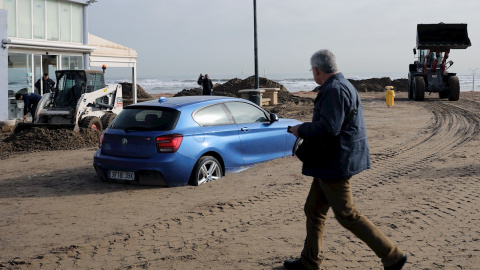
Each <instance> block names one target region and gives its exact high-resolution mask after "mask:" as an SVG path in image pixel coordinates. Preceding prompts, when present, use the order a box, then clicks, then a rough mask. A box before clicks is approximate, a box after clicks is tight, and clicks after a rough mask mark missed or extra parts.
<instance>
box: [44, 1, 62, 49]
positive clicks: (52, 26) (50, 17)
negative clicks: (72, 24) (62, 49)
mask: <svg viewBox="0 0 480 270" xmlns="http://www.w3.org/2000/svg"><path fill="white" fill-rule="evenodd" d="M59 28H60V27H59V26H58V2H57V1H51V0H48V1H47V40H51V41H59V36H60V35H59Z"/></svg>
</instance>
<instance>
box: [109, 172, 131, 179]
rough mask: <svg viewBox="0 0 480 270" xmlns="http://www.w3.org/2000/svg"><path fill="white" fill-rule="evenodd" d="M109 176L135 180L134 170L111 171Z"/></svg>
mask: <svg viewBox="0 0 480 270" xmlns="http://www.w3.org/2000/svg"><path fill="white" fill-rule="evenodd" d="M108 176H109V177H110V178H112V179H117V180H128V181H133V180H135V173H134V172H124V171H109V172H108Z"/></svg>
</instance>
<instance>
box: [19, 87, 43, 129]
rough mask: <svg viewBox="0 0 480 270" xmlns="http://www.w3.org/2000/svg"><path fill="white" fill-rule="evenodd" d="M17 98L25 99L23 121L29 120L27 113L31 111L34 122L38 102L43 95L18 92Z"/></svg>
mask: <svg viewBox="0 0 480 270" xmlns="http://www.w3.org/2000/svg"><path fill="white" fill-rule="evenodd" d="M15 99H16V100H23V103H24V106H23V121H25V120H27V115H28V113H29V112H30V114H32V123H33V122H35V112H36V111H37V106H38V102H39V101H40V99H42V96H40V95H39V94H35V93H26V94H22V93H17V94H16V95H15Z"/></svg>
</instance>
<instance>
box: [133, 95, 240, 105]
mask: <svg viewBox="0 0 480 270" xmlns="http://www.w3.org/2000/svg"><path fill="white" fill-rule="evenodd" d="M228 100H242V101H247V100H245V99H240V98H234V97H224V96H181V97H168V98H167V97H160V98H159V99H158V100H157V99H156V100H149V101H144V102H140V103H136V104H132V105H129V106H128V107H136V106H153V107H157V106H158V107H168V108H179V107H187V106H190V105H197V106H198V105H206V104H212V103H216V102H219V101H228Z"/></svg>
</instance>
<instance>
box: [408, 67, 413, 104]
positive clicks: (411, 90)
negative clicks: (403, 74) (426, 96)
mask: <svg viewBox="0 0 480 270" xmlns="http://www.w3.org/2000/svg"><path fill="white" fill-rule="evenodd" d="M407 91H408V99H413V80H412V75H411V73H408V89H407Z"/></svg>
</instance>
